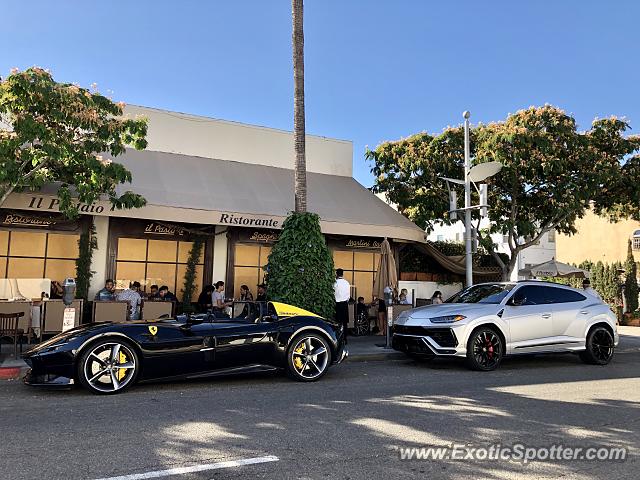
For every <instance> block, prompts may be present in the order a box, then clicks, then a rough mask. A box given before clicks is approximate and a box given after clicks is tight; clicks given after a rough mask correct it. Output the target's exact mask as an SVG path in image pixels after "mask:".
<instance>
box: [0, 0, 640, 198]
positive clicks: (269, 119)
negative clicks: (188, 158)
mask: <svg viewBox="0 0 640 480" xmlns="http://www.w3.org/2000/svg"><path fill="white" fill-rule="evenodd" d="M0 8H1V11H2V23H1V25H2V27H1V28H0V75H3V76H4V75H7V74H8V73H9V70H10V69H11V68H12V67H19V68H21V69H22V68H26V67H28V66H31V65H39V66H43V67H47V68H50V69H51V71H52V72H53V74H54V77H55V78H56V79H57V80H60V81H69V82H78V83H80V84H81V85H83V86H89V85H91V84H92V83H93V82H95V83H97V84H98V88H99V89H100V90H101V91H102V92H106V91H107V90H109V91H111V92H113V93H112V94H111V95H112V96H113V98H114V99H115V100H122V101H125V102H127V103H134V104H139V105H147V106H152V107H158V108H164V109H169V110H177V111H182V112H189V113H194V114H200V115H206V116H211V117H215V118H223V119H228V120H235V121H240V122H246V123H252V124H258V125H265V126H270V127H275V128H281V129H288V130H290V129H292V126H293V114H292V111H293V100H292V95H293V93H292V92H293V80H292V66H291V18H290V15H291V3H290V1H289V0H244V1H241V0H236V1H231V0H227V1H214V0H210V1H204V0H200V1H193V0H191V1H189V0H180V1H177V0H174V1H162V0H155V1H143V0H135V1H131V0H126V1H125V0H120V1H116V0H111V1H106V0H105V1H102V2H95V1H94V2H89V1H86V0H84V1H71V0H58V1H51V0H43V1H33V0H30V1H23V0H13V1H10V0H0ZM638 18H640V2H637V1H634V0H628V1H623V0H619V1H615V2H614V1H611V2H603V1H596V0H592V1H590V0H562V1H558V0H556V1H552V0H539V1H534V0H530V1H513V0H511V1H498V0H495V1H485V2H479V1H470V0H469V1H466V0H458V1H455V2H453V1H435V0H432V1H428V0H413V1H410V0H306V2H305V35H306V38H305V41H306V45H305V47H306V50H305V55H306V94H307V97H306V106H307V132H308V133H312V134H316V135H324V136H329V137H337V138H342V139H349V140H352V141H353V142H354V176H355V177H356V179H358V180H359V181H360V182H361V183H363V184H364V185H366V186H370V185H371V183H372V181H373V178H372V176H371V174H370V173H369V169H370V166H369V165H368V164H367V163H366V162H365V160H364V156H363V153H364V149H365V146H366V145H369V146H370V147H374V146H375V145H377V144H378V143H380V142H381V141H384V140H390V139H397V138H400V137H403V136H408V135H410V134H412V133H416V132H419V131H423V130H426V131H429V132H439V131H441V130H442V129H443V128H444V127H446V126H447V125H454V124H458V123H460V120H461V113H462V111H463V110H465V109H468V110H470V111H471V113H472V120H473V122H479V121H482V122H488V121H492V120H500V119H503V118H504V117H505V116H506V115H507V114H508V113H509V112H514V111H516V110H518V109H520V108H523V107H527V106H529V105H541V104H544V103H551V104H554V105H558V106H560V107H562V108H564V109H565V110H566V111H567V112H570V113H572V114H574V115H575V117H576V118H577V120H578V122H579V124H580V126H581V127H583V128H587V127H588V126H589V124H590V122H591V121H592V120H593V118H594V117H596V116H600V117H602V116H608V115H612V114H614V115H619V116H623V115H624V116H626V117H627V118H628V120H629V121H630V122H631V124H632V126H635V130H634V131H636V132H638V131H640V101H639V95H638V85H639V80H638V79H639V78H640V64H639V63H638V54H639V49H638V47H639V45H640V29H639V28H637V20H638Z"/></svg>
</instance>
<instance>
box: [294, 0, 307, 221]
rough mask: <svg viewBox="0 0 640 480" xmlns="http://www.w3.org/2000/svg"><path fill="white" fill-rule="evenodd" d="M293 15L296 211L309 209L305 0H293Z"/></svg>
mask: <svg viewBox="0 0 640 480" xmlns="http://www.w3.org/2000/svg"><path fill="white" fill-rule="evenodd" d="M291 10H292V11H291V15H292V17H293V35H292V41H293V141H294V149H295V152H296V166H295V189H294V191H295V211H296V212H306V211H307V161H306V157H305V124H304V30H303V20H302V12H303V0H291Z"/></svg>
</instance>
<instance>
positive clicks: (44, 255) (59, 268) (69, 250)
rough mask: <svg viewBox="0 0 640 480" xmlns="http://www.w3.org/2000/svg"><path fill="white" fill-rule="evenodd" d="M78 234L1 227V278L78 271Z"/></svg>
mask: <svg viewBox="0 0 640 480" xmlns="http://www.w3.org/2000/svg"><path fill="white" fill-rule="evenodd" d="M79 238H80V237H79V235H75V234H62V233H48V232H42V231H38V232H27V231H21V230H15V231H9V230H0V278H50V279H51V280H57V281H60V282H61V281H63V280H64V279H65V278H67V277H75V275H76V259H77V258H78V239H79Z"/></svg>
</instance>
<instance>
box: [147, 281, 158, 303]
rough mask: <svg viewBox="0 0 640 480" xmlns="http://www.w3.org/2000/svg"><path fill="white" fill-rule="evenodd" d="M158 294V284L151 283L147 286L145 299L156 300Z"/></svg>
mask: <svg viewBox="0 0 640 480" xmlns="http://www.w3.org/2000/svg"><path fill="white" fill-rule="evenodd" d="M159 296H160V295H159V294H158V285H151V286H150V287H149V293H147V300H151V301H153V300H158V297H159Z"/></svg>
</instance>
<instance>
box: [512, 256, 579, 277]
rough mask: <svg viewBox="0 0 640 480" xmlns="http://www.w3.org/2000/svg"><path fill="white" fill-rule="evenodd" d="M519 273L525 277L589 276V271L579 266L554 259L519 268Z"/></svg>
mask: <svg viewBox="0 0 640 480" xmlns="http://www.w3.org/2000/svg"><path fill="white" fill-rule="evenodd" d="M518 275H520V276H523V277H563V278H567V277H574V278H589V272H588V271H587V270H583V269H581V268H578V267H573V266H571V265H567V264H566V263H562V262H558V261H557V260H555V259H552V260H550V261H548V262H544V263H541V264H540V265H534V266H532V267H529V268H524V269H522V270H518Z"/></svg>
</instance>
